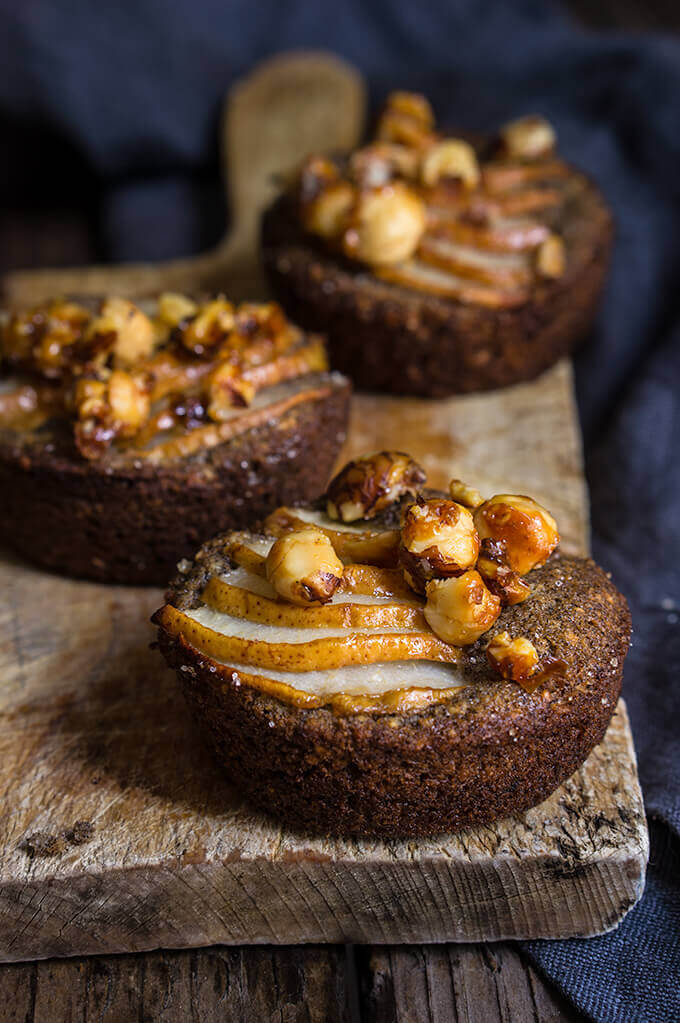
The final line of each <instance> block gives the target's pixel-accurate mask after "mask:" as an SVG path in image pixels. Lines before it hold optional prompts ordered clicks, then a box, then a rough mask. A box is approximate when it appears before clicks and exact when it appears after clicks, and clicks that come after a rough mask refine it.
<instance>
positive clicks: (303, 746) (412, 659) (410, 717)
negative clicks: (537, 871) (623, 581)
mask: <svg viewBox="0 0 680 1023" xmlns="http://www.w3.org/2000/svg"><path fill="white" fill-rule="evenodd" d="M425 484H426V480H425V474H424V472H423V471H422V469H421V468H420V467H419V466H417V465H416V464H415V463H414V462H413V461H412V459H410V458H409V457H408V455H405V454H403V453H400V452H381V453H380V454H378V455H374V456H370V457H366V458H363V459H358V460H356V461H355V462H353V463H350V465H349V466H347V467H346V468H345V469H344V470H342V471H341V473H340V474H338V476H337V477H335V478H334V480H333V481H332V482H331V484H330V486H329V489H328V493H327V495H326V496H325V497H324V498H322V499H320V500H318V501H317V502H315V503H313V504H311V505H306V506H287V507H282V508H280V509H277V510H276V511H275V512H273V513H272V514H271V515H270V516H268V517H267V519H266V520H265V521H264V523H263V524H262V525H261V527H260V528H259V529H253V530H248V531H238V532H229V533H223V534H220V535H218V536H217V537H215V538H213V539H212V540H210V541H208V542H207V543H206V544H205V545H204V546H203V547H202V548H201V549H200V550H199V552H198V553H197V554H196V556H195V558H194V559H193V560H192V561H191V562H188V563H187V564H185V565H183V566H182V571H181V573H180V574H179V576H178V577H177V579H176V580H175V582H174V584H173V586H172V589H171V590H170V592H169V593H168V595H167V598H166V604H165V605H164V606H163V607H162V608H161V609H160V610H159V611H158V612H157V613H156V615H155V616H154V621H155V622H156V624H157V625H158V636H159V643H160V648H161V651H162V653H163V655H164V656H165V658H166V660H167V662H168V663H169V664H170V665H171V666H172V667H173V668H175V669H176V671H177V674H178V677H179V680H180V684H181V686H182V688H183V690H184V693H185V695H186V698H187V700H188V703H189V705H190V707H191V708H192V710H193V713H194V715H195V717H196V718H197V720H198V722H199V724H200V727H201V728H202V730H203V735H204V736H205V739H206V741H207V742H208V743H209V744H210V746H211V747H212V748H213V749H214V751H215V752H216V755H217V757H218V758H219V760H220V762H221V764H222V765H223V767H224V769H225V770H226V771H227V773H228V775H229V776H230V777H231V778H232V779H233V782H234V784H235V785H236V786H237V787H238V788H239V790H240V791H242V792H243V793H244V795H245V796H246V797H247V799H249V800H250V801H251V802H252V804H253V805H255V806H257V807H260V808H261V809H262V810H264V811H266V812H268V813H271V814H274V815H275V816H276V817H277V818H279V819H281V820H283V822H284V823H286V824H287V825H289V826H293V827H296V828H301V829H307V830H312V831H316V832H318V831H322V832H331V833H336V834H341V835H375V836H380V837H408V836H418V835H429V834H436V833H439V832H451V831H457V830H460V829H463V828H468V827H471V826H475V825H482V824H488V823H489V822H491V821H493V820H495V819H497V818H500V817H504V816H507V815H511V814H518V813H521V812H522V811H523V810H525V809H527V808H528V807H531V806H534V805H535V804H537V803H539V802H540V801H541V800H543V799H544V798H546V797H547V796H548V795H550V793H551V792H553V790H554V789H555V788H556V787H557V786H558V785H559V784H560V783H561V782H563V781H564V780H565V779H567V778H568V777H569V776H570V775H571V774H572V772H573V771H575V770H576V769H577V768H578V767H579V766H580V765H581V764H582V763H583V761H584V760H585V758H586V757H587V756H588V754H589V753H590V751H591V750H592V749H593V747H594V746H595V745H597V744H598V743H599V742H600V741H601V739H602V738H603V736H604V733H605V731H606V728H607V725H608V723H609V721H610V719H611V716H612V714H613V712H614V709H615V706H616V702H617V699H618V696H619V692H620V687H621V677H622V671H623V662H624V658H625V655H626V651H627V648H628V642H629V636H630V617H629V612H628V608H627V604H626V601H625V599H624V598H623V597H622V596H621V594H620V593H619V592H618V591H617V590H616V588H615V587H614V585H613V584H612V582H611V581H610V579H609V578H608V576H607V575H606V574H605V573H604V572H603V571H602V570H601V569H600V568H599V567H598V566H597V565H595V564H594V563H593V562H592V561H591V560H589V559H587V558H578V557H572V556H568V555H565V554H560V553H559V551H558V550H557V549H556V548H557V544H558V539H559V537H558V533H557V526H556V523H555V521H554V519H553V518H552V516H551V515H550V514H549V512H547V511H546V510H545V509H544V508H542V507H541V506H540V505H538V504H537V503H536V502H535V501H532V500H531V499H530V498H528V497H525V496H522V495H507V494H500V495H495V496H493V497H491V498H489V499H487V500H483V499H482V496H481V495H480V494H479V493H477V491H475V490H474V488H472V487H470V486H467V485H465V484H463V483H461V481H458V480H453V481H452V482H451V488H450V493H449V494H444V493H438V492H435V491H431V490H429V489H427V488H426V486H425Z"/></svg>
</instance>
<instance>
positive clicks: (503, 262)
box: [418, 237, 533, 288]
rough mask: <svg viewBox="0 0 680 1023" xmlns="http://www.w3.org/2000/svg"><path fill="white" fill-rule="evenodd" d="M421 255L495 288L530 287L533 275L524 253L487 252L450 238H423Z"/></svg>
mask: <svg viewBox="0 0 680 1023" xmlns="http://www.w3.org/2000/svg"><path fill="white" fill-rule="evenodd" d="M418 255H419V256H420V258H421V259H422V260H424V261H425V262H426V263H431V264H432V265H433V266H438V267H440V268H441V269H442V270H448V271H450V272H451V273H453V274H457V275H458V276H459V277H465V278H469V279H470V280H472V281H478V282H479V283H480V284H490V285H491V286H492V287H500V288H516V287H521V286H522V285H526V284H529V282H530V281H531V278H532V276H533V274H532V269H531V267H530V265H529V262H528V259H527V256H526V255H525V254H524V253H515V252H494V253H491V252H484V251H482V250H479V249H475V248H471V247H470V246H468V245H459V244H457V243H456V242H452V241H450V240H449V239H448V238H428V237H425V238H423V240H422V241H421V243H420V247H419V249H418Z"/></svg>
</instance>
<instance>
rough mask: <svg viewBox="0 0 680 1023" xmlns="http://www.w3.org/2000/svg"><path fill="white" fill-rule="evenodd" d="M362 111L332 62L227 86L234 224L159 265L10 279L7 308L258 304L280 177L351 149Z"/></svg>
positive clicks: (269, 71)
mask: <svg viewBox="0 0 680 1023" xmlns="http://www.w3.org/2000/svg"><path fill="white" fill-rule="evenodd" d="M364 109H365V90H364V86H363V82H362V79H361V77H360V75H359V73H358V72H357V71H356V70H355V69H354V68H352V67H350V66H349V65H348V64H346V63H345V62H344V61H341V60H339V59H338V58H337V57H334V56H331V55H330V54H326V53H316V52H301V53H288V54H282V55H280V56H278V57H273V58H272V59H270V60H267V61H265V62H264V63H262V64H260V65H259V66H258V67H257V68H256V69H255V70H254V71H253V72H251V74H249V75H248V76H247V77H246V78H244V79H242V80H241V81H239V82H237V83H235V85H234V86H232V88H231V89H230V91H229V93H228V95H227V98H226V100H225V103H224V112H223V118H222V139H221V143H222V163H223V179H224V181H225V185H226V186H227V188H228V198H229V204H230V209H231V211H232V225H233V226H232V230H231V231H230V232H229V234H228V235H227V236H226V237H225V238H224V240H223V241H222V242H221V243H220V244H219V245H218V246H217V247H216V248H215V249H213V250H212V251H211V252H206V253H204V254H202V255H200V256H195V257H192V258H189V259H178V260H171V261H168V262H164V263H126V264H122V265H120V266H90V267H74V268H69V269H66V270H50V269H48V270H19V271H13V272H11V273H9V274H7V275H6V276H5V278H4V280H3V281H2V291H3V295H4V298H5V301H6V303H7V304H8V305H12V306H15V305H25V304H30V303H32V302H40V301H43V300H45V299H47V298H50V297H51V296H54V295H68V294H79V295H102V294H112V293H116V294H122V295H128V296H130V297H143V296H147V295H152V294H154V293H155V292H158V291H162V290H176V291H187V292H196V291H203V290H206V291H214V290H218V289H219V290H224V291H226V292H227V293H228V294H229V296H230V297H234V298H237V299H242V298H256V297H258V296H262V295H263V293H264V283H263V281H262V278H261V274H260V270H259V261H258V258H257V248H258V225H259V218H260V214H261V212H262V210H263V208H264V207H265V206H266V205H267V203H268V202H269V201H270V200H271V199H272V198H273V196H274V194H275V192H276V189H277V178H278V177H280V176H281V175H282V174H285V173H287V172H290V171H291V170H292V168H293V167H294V166H295V165H296V164H298V163H299V162H300V161H301V160H302V159H303V158H304V157H305V156H306V155H307V154H308V153H310V152H313V151H317V150H318V151H324V150H333V149H347V148H351V147H352V146H354V145H356V143H357V141H358V140H359V138H360V136H361V131H362V127H363V118H364Z"/></svg>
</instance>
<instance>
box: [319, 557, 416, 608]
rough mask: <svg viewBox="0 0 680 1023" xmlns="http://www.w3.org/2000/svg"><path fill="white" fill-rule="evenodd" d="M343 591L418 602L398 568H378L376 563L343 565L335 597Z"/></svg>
mask: <svg viewBox="0 0 680 1023" xmlns="http://www.w3.org/2000/svg"><path fill="white" fill-rule="evenodd" d="M343 593H363V594H366V595H367V596H374V597H399V598H402V599H405V600H408V601H414V602H418V597H417V595H416V594H415V593H414V592H413V590H412V589H411V587H410V586H409V585H408V583H407V582H406V580H405V579H404V574H403V572H402V571H401V569H400V568H378V566H377V565H345V571H344V572H343V576H342V580H341V582H340V586H339V587H338V591H337V594H336V597H337V596H338V595H341V594H343Z"/></svg>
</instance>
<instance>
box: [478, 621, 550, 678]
mask: <svg viewBox="0 0 680 1023" xmlns="http://www.w3.org/2000/svg"><path fill="white" fill-rule="evenodd" d="M486 656H487V658H488V660H489V664H490V665H491V667H492V668H495V670H496V671H497V672H498V673H499V675H502V676H503V678H506V679H509V680H511V681H513V682H522V681H524V680H526V679H528V678H529V677H530V676H531V675H533V674H534V673H535V672H536V671H537V670H538V667H539V661H538V653H537V651H536V647H535V646H534V644H533V643H532V642H531V641H530V640H528V639H526V638H525V637H524V636H518V637H517V638H516V639H511V638H510V633H508V632H505V631H504V632H499V633H497V635H495V636H494V637H493V638H492V639H491V640H490V641H489V643H488V644H487V647H486Z"/></svg>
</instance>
